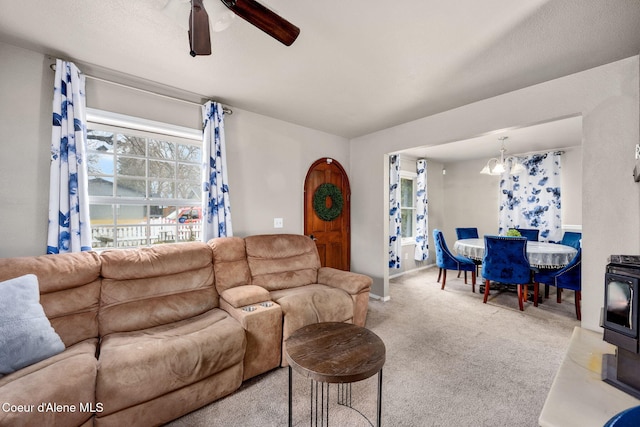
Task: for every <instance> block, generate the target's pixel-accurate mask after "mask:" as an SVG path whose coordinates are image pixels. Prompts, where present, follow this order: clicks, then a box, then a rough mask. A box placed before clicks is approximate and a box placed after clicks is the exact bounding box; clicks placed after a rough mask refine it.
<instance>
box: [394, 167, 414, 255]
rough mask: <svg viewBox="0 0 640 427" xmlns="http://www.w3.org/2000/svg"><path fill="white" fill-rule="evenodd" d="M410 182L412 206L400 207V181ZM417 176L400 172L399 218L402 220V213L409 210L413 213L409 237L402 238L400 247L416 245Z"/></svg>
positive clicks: (400, 187) (400, 193)
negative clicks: (411, 186) (411, 185)
mask: <svg viewBox="0 0 640 427" xmlns="http://www.w3.org/2000/svg"><path fill="white" fill-rule="evenodd" d="M403 179H406V180H410V181H411V182H412V183H413V192H412V196H411V197H412V206H402V180H403ZM417 179H418V174H417V173H415V172H408V171H403V170H401V171H400V185H398V190H397V191H398V200H399V201H400V217H401V218H402V211H403V210H407V209H410V210H412V211H413V215H412V218H413V221H412V229H411V236H410V237H402V239H401V245H402V246H407V245H415V243H416V186H417Z"/></svg>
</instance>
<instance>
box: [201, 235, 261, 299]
mask: <svg viewBox="0 0 640 427" xmlns="http://www.w3.org/2000/svg"><path fill="white" fill-rule="evenodd" d="M208 244H209V246H211V249H212V250H213V271H214V273H215V278H216V289H217V290H218V294H220V295H222V293H223V292H224V291H226V290H227V289H231V288H235V287H237V286H243V285H250V284H251V273H250V272H249V264H248V263H247V253H246V249H245V246H244V239H243V238H241V237H217V238H215V239H211V240H209V242H208Z"/></svg>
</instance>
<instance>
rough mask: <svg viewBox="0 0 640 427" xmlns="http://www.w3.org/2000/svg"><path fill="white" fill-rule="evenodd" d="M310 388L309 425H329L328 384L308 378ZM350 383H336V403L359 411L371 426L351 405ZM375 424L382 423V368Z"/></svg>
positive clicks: (290, 394)
mask: <svg viewBox="0 0 640 427" xmlns="http://www.w3.org/2000/svg"><path fill="white" fill-rule="evenodd" d="M310 383H311V390H310V393H309V402H310V408H311V409H310V411H309V425H310V426H314V427H329V385H330V383H325V382H321V381H315V380H310ZM351 386H352V383H338V384H337V387H338V399H337V404H338V405H341V406H345V407H347V408H349V409H352V410H354V411H356V412H357V413H359V414H360V415H361V416H362V417H363V418H364V419H365V420H367V422H368V423H369V425H371V427H373V423H372V422H371V420H369V418H367V416H366V415H365V414H363V413H362V412H360V411H359V410H358V409H356V408H354V407H353V406H352V400H351V390H352V388H351ZM376 417H377V420H376V421H377V424H376V425H377V426H378V427H380V426H381V425H382V424H381V422H382V369H380V371H379V372H378V402H377V407H376ZM289 427H293V371H292V369H291V366H289Z"/></svg>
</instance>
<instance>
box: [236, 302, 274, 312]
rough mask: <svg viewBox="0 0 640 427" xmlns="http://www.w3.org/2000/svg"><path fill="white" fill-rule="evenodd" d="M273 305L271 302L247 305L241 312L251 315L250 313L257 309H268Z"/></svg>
mask: <svg viewBox="0 0 640 427" xmlns="http://www.w3.org/2000/svg"><path fill="white" fill-rule="evenodd" d="M273 305H274V302H273V301H263V302H261V303H258V304H257V305H248V306H246V307H242V311H244V312H247V313H251V312H252V311H256V310H257V309H259V308H260V307H263V308H269V307H273Z"/></svg>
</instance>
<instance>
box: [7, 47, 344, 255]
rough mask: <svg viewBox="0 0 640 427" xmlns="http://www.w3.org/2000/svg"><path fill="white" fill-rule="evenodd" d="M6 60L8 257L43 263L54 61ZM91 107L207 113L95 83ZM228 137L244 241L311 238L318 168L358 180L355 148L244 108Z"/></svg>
mask: <svg viewBox="0 0 640 427" xmlns="http://www.w3.org/2000/svg"><path fill="white" fill-rule="evenodd" d="M0 58H2V64H3V65H2V67H0V93H2V97H0V130H2V138H1V140H0V141H1V142H0V146H1V147H2V149H3V154H2V156H1V157H0V200H2V203H0V218H1V221H0V257H12V256H22V255H24V256H27V255H40V254H44V253H45V252H46V235H47V211H48V197H49V196H48V193H49V158H50V151H49V147H50V140H51V102H52V93H53V78H54V73H53V72H52V71H51V69H50V68H49V65H50V64H51V63H52V62H53V61H51V60H50V59H49V58H47V57H46V56H44V55H42V54H40V53H35V52H32V51H29V50H25V49H22V48H17V47H13V46H11V45H7V44H3V43H0ZM81 69H82V70H83V71H85V72H87V73H88V74H91V73H92V72H95V73H98V71H95V70H91V69H90V68H88V67H85V68H84V69H83V68H82V67H81ZM122 83H125V84H135V85H140V83H139V82H135V81H134V82H131V83H130V82H127V81H122ZM147 89H154V88H153V87H147ZM87 105H88V106H89V107H93V108H98V109H103V110H107V111H114V112H118V113H122V114H129V115H133V116H138V117H143V118H147V119H150V120H158V121H164V122H167V123H172V124H176V125H181V126H188V127H193V128H200V127H201V126H202V124H201V123H202V117H201V112H200V106H199V105H190V104H186V103H183V102H177V101H173V100H169V99H165V98H162V97H157V96H154V95H149V94H145V93H143V92H140V91H135V90H131V89H127V88H122V87H118V86H114V85H111V84H107V83H103V82H100V81H97V80H93V79H87ZM225 130H226V141H227V158H228V159H227V162H228V169H229V186H230V191H231V205H232V206H231V209H232V218H233V226H234V234H235V235H239V236H244V235H249V234H259V233H302V232H303V230H304V224H303V216H304V210H303V185H304V179H305V176H306V173H307V170H308V168H309V167H310V166H311V164H312V163H313V162H314V161H315V160H317V159H319V158H322V157H331V158H334V159H336V160H337V161H338V162H340V164H342V166H343V167H344V169H345V170H346V171H347V174H349V158H348V156H349V142H348V140H346V139H345V138H342V137H338V136H334V135H330V134H327V133H324V132H320V131H316V130H312V129H308V128H304V127H301V126H297V125H293V124H291V123H287V122H284V121H281V120H276V119H272V118H269V117H266V116H262V115H259V114H254V113H251V112H248V111H243V110H241V109H238V108H234V113H233V115H231V116H227V117H226V119H225ZM275 217H278V218H283V219H284V228H278V229H274V228H273V218H275Z"/></svg>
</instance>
